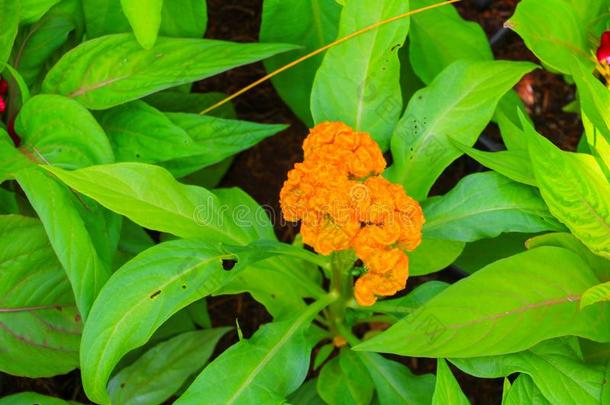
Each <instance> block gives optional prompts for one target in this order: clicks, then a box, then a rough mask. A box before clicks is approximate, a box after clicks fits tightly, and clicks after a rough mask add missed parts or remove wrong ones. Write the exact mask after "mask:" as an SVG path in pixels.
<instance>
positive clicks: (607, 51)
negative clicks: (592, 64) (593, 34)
mask: <svg viewBox="0 0 610 405" xmlns="http://www.w3.org/2000/svg"><path fill="white" fill-rule="evenodd" d="M597 60H598V61H599V63H603V62H604V61H605V62H606V63H607V64H609V65H610V31H606V32H604V33H603V34H602V41H601V44H600V45H599V48H597Z"/></svg>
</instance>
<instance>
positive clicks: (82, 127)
mask: <svg viewBox="0 0 610 405" xmlns="http://www.w3.org/2000/svg"><path fill="white" fill-rule="evenodd" d="M15 129H16V130H17V133H18V134H19V135H20V136H21V137H22V140H23V146H22V148H23V149H25V150H28V151H29V152H30V153H31V154H32V155H34V156H35V157H37V158H39V159H41V160H42V161H43V162H45V163H49V164H53V165H57V166H59V167H63V168H67V169H74V168H80V167H85V166H91V165H94V164H103V163H111V162H113V161H114V155H113V153H112V148H111V146H110V142H108V138H107V137H106V134H105V133H104V130H103V129H102V128H101V127H100V126H99V124H98V123H97V121H95V119H94V118H93V116H92V115H91V113H90V112H89V111H87V109H86V108H84V107H83V106H82V105H80V104H79V103H77V102H76V101H74V100H71V99H69V98H66V97H63V96H56V95H38V96H34V97H32V98H31V99H30V100H29V101H28V102H27V103H25V105H24V106H23V108H22V109H21V111H20V112H19V115H18V116H17V120H16V122H15Z"/></svg>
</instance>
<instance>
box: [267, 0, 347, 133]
mask: <svg viewBox="0 0 610 405" xmlns="http://www.w3.org/2000/svg"><path fill="white" fill-rule="evenodd" d="M340 14H341V7H340V6H339V5H338V4H337V3H335V2H333V1H326V0H310V1H302V0H267V1H264V2H263V16H262V21H261V31H260V41H261V42H278V41H280V42H289V43H293V44H299V45H301V46H302V49H299V50H298V51H293V52H289V53H285V54H282V55H278V56H274V57H273V58H269V59H267V60H265V67H266V68H267V71H268V72H272V71H274V70H276V69H279V68H281V67H282V66H284V65H287V64H288V63H290V62H292V61H293V60H295V59H298V58H299V57H301V56H304V55H305V54H308V53H310V52H312V51H314V50H316V49H319V48H321V47H323V46H324V45H326V44H329V43H330V42H332V41H334V40H335V38H336V37H337V31H338V26H339V15H340ZM321 63H322V55H317V56H314V57H312V58H310V59H308V60H306V61H304V62H303V63H300V64H298V65H297V66H295V67H293V68H291V69H290V70H288V71H286V72H284V73H282V74H281V75H278V76H275V77H274V78H272V79H271V81H272V83H273V86H274V87H275V88H276V89H277V91H278V93H279V94H280V96H281V97H282V99H283V100H284V101H285V102H286V104H288V105H289V106H290V108H291V109H292V110H293V111H294V112H295V113H296V114H297V115H298V116H299V118H300V119H301V120H302V121H303V122H304V123H305V124H306V125H307V126H309V127H311V126H313V119H312V117H311V111H310V109H309V99H310V96H311V89H312V87H313V81H314V77H315V75H316V71H317V70H318V68H319V67H320V64H321Z"/></svg>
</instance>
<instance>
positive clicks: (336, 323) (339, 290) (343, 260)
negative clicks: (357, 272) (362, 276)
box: [329, 250, 355, 334]
mask: <svg viewBox="0 0 610 405" xmlns="http://www.w3.org/2000/svg"><path fill="white" fill-rule="evenodd" d="M354 262H355V255H354V252H353V251H351V250H346V251H341V252H335V253H333V254H332V256H331V259H330V270H331V275H330V291H331V292H335V293H336V294H338V296H339V299H337V301H335V302H334V303H333V304H331V305H330V307H329V315H330V318H329V323H330V328H331V331H332V332H333V333H334V334H341V332H340V331H341V328H342V327H343V324H344V323H345V309H346V307H347V303H348V302H349V301H350V300H351V299H352V276H351V274H350V271H351V269H352V267H353V265H354Z"/></svg>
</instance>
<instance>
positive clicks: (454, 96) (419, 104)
mask: <svg viewBox="0 0 610 405" xmlns="http://www.w3.org/2000/svg"><path fill="white" fill-rule="evenodd" d="M534 68H535V65H533V64H531V63H528V62H507V61H459V62H455V63H453V64H452V65H450V66H449V67H447V68H446V69H445V70H443V72H442V73H441V74H439V75H438V76H437V77H436V79H434V81H433V82H432V83H431V84H430V85H429V86H428V87H426V88H424V89H422V90H419V91H418V92H417V93H415V95H414V96H413V98H411V101H410V102H409V105H408V106H407V109H406V111H405V113H404V115H403V117H402V118H401V120H400V122H399V123H398V125H397V127H396V129H395V131H394V134H393V136H392V156H393V158H394V164H393V165H392V166H391V167H390V168H389V169H388V171H387V177H388V179H390V180H391V181H393V182H395V183H400V184H402V185H404V186H405V189H406V190H407V192H408V193H409V195H411V196H413V197H414V198H415V199H417V200H423V199H424V198H425V197H426V196H427V195H428V192H429V191H430V188H431V187H432V185H433V184H434V182H435V181H436V179H437V178H438V177H439V176H440V174H441V173H442V172H443V170H444V169H445V168H446V167H447V166H448V165H449V164H450V163H451V162H453V161H454V160H455V159H457V158H458V157H459V156H460V155H461V154H462V152H461V151H460V150H459V149H457V148H456V147H455V146H454V145H453V143H452V142H451V140H450V139H453V140H457V141H458V142H460V143H462V144H465V145H467V146H470V145H472V144H474V142H475V141H476V139H477V137H478V136H479V134H480V133H481V131H482V130H483V129H484V128H485V126H486V125H487V123H488V122H489V120H490V119H491V118H492V116H493V113H494V110H495V109H496V105H497V103H498V101H499V100H500V98H501V97H502V96H503V95H504V94H505V93H506V92H507V91H508V90H510V89H511V87H513V86H514V85H515V84H516V83H517V81H518V80H519V79H520V78H521V77H522V76H523V75H524V74H526V73H528V72H530V71H531V70H532V69H534Z"/></svg>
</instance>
